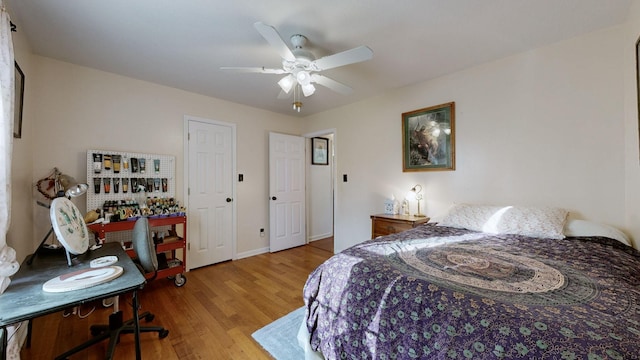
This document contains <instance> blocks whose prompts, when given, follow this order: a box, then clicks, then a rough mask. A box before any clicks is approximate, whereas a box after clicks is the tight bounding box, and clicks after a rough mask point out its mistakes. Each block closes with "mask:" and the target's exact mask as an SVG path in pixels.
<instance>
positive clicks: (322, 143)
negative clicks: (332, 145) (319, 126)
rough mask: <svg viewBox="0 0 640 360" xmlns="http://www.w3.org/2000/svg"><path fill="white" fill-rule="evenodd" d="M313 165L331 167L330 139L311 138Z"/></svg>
mask: <svg viewBox="0 0 640 360" xmlns="http://www.w3.org/2000/svg"><path fill="white" fill-rule="evenodd" d="M311 164H312V165H329V139H327V138H323V137H314V138H311Z"/></svg>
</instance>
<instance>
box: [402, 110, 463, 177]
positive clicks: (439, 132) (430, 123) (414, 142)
mask: <svg viewBox="0 0 640 360" xmlns="http://www.w3.org/2000/svg"><path fill="white" fill-rule="evenodd" d="M455 155H456V152H455V102H448V103H445V104H440V105H435V106H430V107H427V108H423V109H419V110H413V111H409V112H405V113H403V114H402V171H403V172H408V171H447V170H450V171H453V170H455V168H456V167H455Z"/></svg>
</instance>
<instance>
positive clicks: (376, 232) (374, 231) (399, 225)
mask: <svg viewBox="0 0 640 360" xmlns="http://www.w3.org/2000/svg"><path fill="white" fill-rule="evenodd" d="M428 221H429V218H428V217H415V216H411V215H385V214H379V215H371V238H372V239H375V238H377V237H378V236H384V235H390V234H395V233H399V232H401V231H405V230H409V229H412V228H414V227H416V226H418V225H420V224H424V223H426V222H428Z"/></svg>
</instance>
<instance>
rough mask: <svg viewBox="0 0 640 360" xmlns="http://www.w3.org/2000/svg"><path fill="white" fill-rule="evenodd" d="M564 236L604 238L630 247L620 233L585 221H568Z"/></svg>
mask: <svg viewBox="0 0 640 360" xmlns="http://www.w3.org/2000/svg"><path fill="white" fill-rule="evenodd" d="M564 234H565V235H566V236H604V237H608V238H610V239H614V240H618V241H620V242H621V243H623V244H625V245H629V246H631V241H630V240H629V238H628V237H627V235H625V234H624V233H623V232H622V231H620V230H618V229H616V228H614V227H611V226H608V225H605V224H600V223H596V222H592V221H587V220H577V219H569V220H568V221H567V224H566V225H565V226H564Z"/></svg>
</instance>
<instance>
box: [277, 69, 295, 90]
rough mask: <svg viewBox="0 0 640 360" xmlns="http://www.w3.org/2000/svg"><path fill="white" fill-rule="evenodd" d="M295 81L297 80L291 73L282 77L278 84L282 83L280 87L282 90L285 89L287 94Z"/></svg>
mask: <svg viewBox="0 0 640 360" xmlns="http://www.w3.org/2000/svg"><path fill="white" fill-rule="evenodd" d="M295 83H296V80H295V79H294V78H293V75H291V74H289V75H287V76H285V77H283V78H282V79H280V81H278V85H280V88H281V89H282V91H284V92H285V93H287V94H288V93H289V91H291V89H292V88H293V86H294V85H295Z"/></svg>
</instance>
